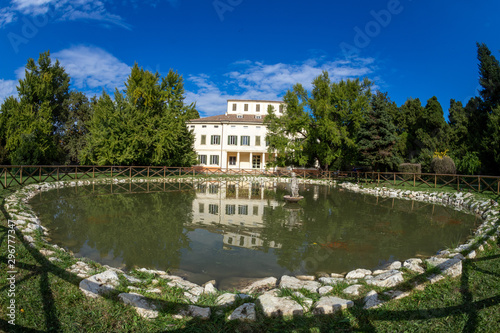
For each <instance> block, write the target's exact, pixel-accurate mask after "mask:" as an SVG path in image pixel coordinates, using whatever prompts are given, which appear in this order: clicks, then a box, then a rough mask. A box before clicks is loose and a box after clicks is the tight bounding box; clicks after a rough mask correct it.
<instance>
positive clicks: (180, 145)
mask: <svg viewBox="0 0 500 333" xmlns="http://www.w3.org/2000/svg"><path fill="white" fill-rule="evenodd" d="M125 86H126V89H125V91H124V93H123V94H122V93H121V92H119V91H115V96H114V97H115V98H114V101H113V100H112V99H111V97H110V96H109V95H108V94H106V93H103V95H102V96H101V97H100V98H99V99H98V101H97V103H96V105H95V110H94V113H93V114H92V118H91V119H90V121H89V127H88V129H89V137H88V140H87V142H88V143H87V146H86V147H85V149H84V150H83V151H82V153H81V155H80V158H81V159H82V160H83V161H84V162H85V163H93V164H98V165H105V164H116V165H120V164H121V165H166V166H189V165H192V164H193V163H195V160H196V154H195V152H194V150H193V145H194V136H193V135H192V133H191V132H189V130H188V129H187V127H186V120H188V119H189V118H192V117H196V115H197V111H196V109H195V106H194V104H191V105H185V104H184V98H185V97H184V93H185V92H184V84H183V79H182V77H181V76H180V75H179V74H177V73H176V72H174V71H172V70H170V72H169V73H168V75H167V76H166V77H163V78H161V77H160V75H159V74H158V73H156V74H153V73H151V72H149V71H145V70H143V69H142V68H139V66H138V65H137V64H135V65H134V67H133V68H132V71H131V74H130V76H129V77H128V79H127V82H126V83H125Z"/></svg>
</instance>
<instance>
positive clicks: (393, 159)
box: [358, 92, 402, 170]
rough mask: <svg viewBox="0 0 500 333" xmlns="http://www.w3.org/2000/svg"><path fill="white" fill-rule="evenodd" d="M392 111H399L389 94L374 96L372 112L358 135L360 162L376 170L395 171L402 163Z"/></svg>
mask: <svg viewBox="0 0 500 333" xmlns="http://www.w3.org/2000/svg"><path fill="white" fill-rule="evenodd" d="M390 109H397V106H396V105H395V104H394V103H393V102H391V101H390V99H389V97H387V93H381V92H377V94H375V95H373V97H372V100H371V110H370V111H369V113H368V115H367V119H366V122H365V123H364V124H363V125H362V126H361V130H360V131H359V135H358V150H359V153H360V162H361V164H362V165H367V166H372V167H373V168H374V169H375V170H387V169H390V170H394V169H397V167H398V165H399V164H400V163H401V162H402V160H401V158H400V157H399V155H398V154H397V142H398V136H397V135H396V126H395V125H394V122H393V119H392V117H391V112H390V111H389V110H390Z"/></svg>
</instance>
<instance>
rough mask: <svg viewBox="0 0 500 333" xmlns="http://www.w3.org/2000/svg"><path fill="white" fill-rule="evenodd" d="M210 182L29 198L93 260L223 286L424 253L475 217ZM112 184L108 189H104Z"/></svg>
mask: <svg viewBox="0 0 500 333" xmlns="http://www.w3.org/2000/svg"><path fill="white" fill-rule="evenodd" d="M273 185H274V184H273V183H268V184H264V183H254V184H251V183H244V182H209V183H195V184H188V183H183V184H166V185H165V184H161V185H159V186H156V187H154V186H153V185H152V184H151V185H149V184H125V185H111V184H108V185H95V186H85V187H74V188H65V189H59V190H53V191H49V192H45V193H41V194H40V195H39V196H37V197H36V198H34V199H33V200H32V201H31V205H32V206H33V208H34V210H35V211H36V212H37V213H38V215H39V216H40V218H41V220H42V224H43V225H45V226H47V227H48V228H49V229H50V230H51V231H50V236H51V238H52V241H53V242H55V243H57V244H59V245H61V246H64V247H66V248H68V249H69V250H71V251H73V252H74V253H75V254H76V255H77V256H85V257H88V258H90V259H93V260H95V261H97V262H101V263H104V264H110V265H113V266H117V267H121V266H123V267H126V268H132V267H135V266H139V267H150V268H158V269H162V270H166V269H169V270H171V271H173V272H176V273H179V274H182V273H184V274H185V275H187V276H188V277H189V279H190V280H192V281H193V282H199V283H201V282H206V281H208V280H210V279H216V280H217V281H218V282H219V285H220V286H222V287H224V286H226V287H231V286H232V285H234V284H235V283H236V281H237V280H241V279H242V278H250V277H264V276H269V275H273V276H281V275H283V274H286V273H293V274H314V273H317V272H320V271H324V272H345V271H349V270H351V269H354V268H359V267H365V268H369V269H373V268H376V267H377V266H380V265H381V264H383V263H384V262H386V261H391V260H397V259H400V260H401V259H403V260H404V259H407V258H410V257H415V256H419V255H420V256H429V255H432V254H434V253H435V252H436V251H437V250H439V249H443V248H444V247H446V246H450V245H452V244H454V243H456V242H460V241H463V240H465V238H466V237H467V236H468V235H470V230H471V229H473V228H474V227H475V223H476V221H475V217H473V216H471V215H466V214H463V213H461V212H458V211H455V210H453V209H452V208H447V207H443V206H438V205H431V204H427V203H420V202H412V201H403V200H397V199H392V198H391V199H388V198H386V199H384V198H379V197H372V196H366V195H360V194H357V193H350V192H340V191H339V190H338V189H335V188H331V187H327V186H319V185H308V186H301V188H300V193H301V194H303V196H304V199H303V200H302V201H301V202H300V203H299V204H295V205H293V206H292V207H290V205H287V204H285V202H284V200H283V195H284V194H287V193H290V188H289V184H277V186H273ZM111 193H112V194H111Z"/></svg>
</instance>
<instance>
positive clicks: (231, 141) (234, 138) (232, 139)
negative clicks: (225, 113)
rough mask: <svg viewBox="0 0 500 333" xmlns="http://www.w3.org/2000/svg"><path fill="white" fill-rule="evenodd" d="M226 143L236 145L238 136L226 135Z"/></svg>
mask: <svg viewBox="0 0 500 333" xmlns="http://www.w3.org/2000/svg"><path fill="white" fill-rule="evenodd" d="M227 144H228V145H232V146H236V145H237V144H238V136H237V135H230V136H228V137H227Z"/></svg>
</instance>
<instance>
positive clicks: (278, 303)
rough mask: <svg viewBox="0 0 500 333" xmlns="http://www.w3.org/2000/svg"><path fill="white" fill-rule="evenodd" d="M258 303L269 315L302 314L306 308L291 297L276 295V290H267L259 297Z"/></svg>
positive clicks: (265, 313)
mask: <svg viewBox="0 0 500 333" xmlns="http://www.w3.org/2000/svg"><path fill="white" fill-rule="evenodd" d="M257 303H258V304H259V305H260V307H261V308H262V311H263V312H264V315H266V316H267V317H277V316H300V315H303V314H304V309H303V308H302V306H301V305H300V304H299V303H297V302H296V301H294V300H292V299H291V298H290V297H276V296H275V293H274V292H266V293H264V294H263V295H261V296H259V298H257Z"/></svg>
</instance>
